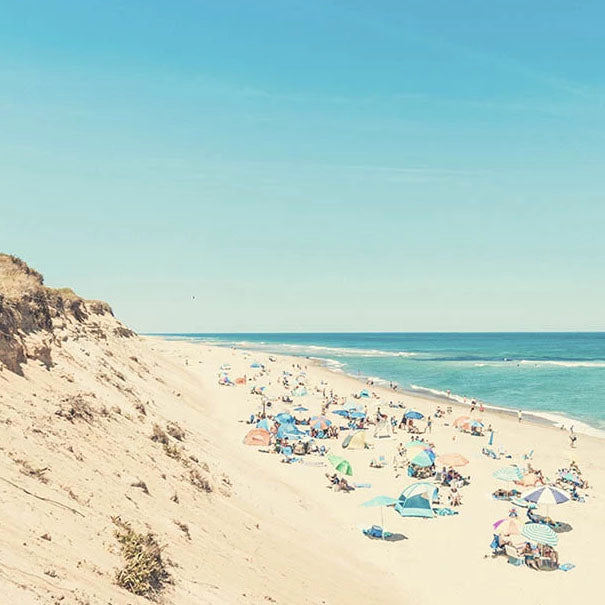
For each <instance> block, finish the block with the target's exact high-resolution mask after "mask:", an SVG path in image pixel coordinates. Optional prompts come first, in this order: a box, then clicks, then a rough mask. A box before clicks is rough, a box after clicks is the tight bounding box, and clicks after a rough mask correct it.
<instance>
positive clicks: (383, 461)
mask: <svg viewBox="0 0 605 605" xmlns="http://www.w3.org/2000/svg"><path fill="white" fill-rule="evenodd" d="M378 464H380V466H387V459H386V458H385V457H384V456H378Z"/></svg>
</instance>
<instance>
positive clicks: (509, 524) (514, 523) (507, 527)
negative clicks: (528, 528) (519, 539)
mask: <svg viewBox="0 0 605 605" xmlns="http://www.w3.org/2000/svg"><path fill="white" fill-rule="evenodd" d="M522 526H523V524H522V523H521V522H520V521H518V520H517V519H515V518H514V517H507V518H506V519H500V521H496V522H495V523H494V524H493V528H494V530H497V531H496V533H497V534H499V535H500V536H516V535H518V534H520V533H521V527H522Z"/></svg>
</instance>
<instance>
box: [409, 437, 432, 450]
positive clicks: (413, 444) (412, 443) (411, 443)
mask: <svg viewBox="0 0 605 605" xmlns="http://www.w3.org/2000/svg"><path fill="white" fill-rule="evenodd" d="M405 447H425V448H430V447H431V446H430V445H429V444H428V443H425V442H424V441H416V440H415V439H412V441H408V442H407V443H406V444H405Z"/></svg>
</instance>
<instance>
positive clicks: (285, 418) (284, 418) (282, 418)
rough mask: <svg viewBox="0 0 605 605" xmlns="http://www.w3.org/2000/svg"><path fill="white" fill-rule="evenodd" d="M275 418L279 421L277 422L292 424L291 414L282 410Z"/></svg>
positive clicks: (292, 417)
mask: <svg viewBox="0 0 605 605" xmlns="http://www.w3.org/2000/svg"><path fill="white" fill-rule="evenodd" d="M275 420H276V421H277V422H279V424H293V423H294V416H292V415H291V414H286V413H285V412H282V413H281V414H278V415H277V416H275Z"/></svg>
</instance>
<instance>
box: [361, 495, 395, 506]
mask: <svg viewBox="0 0 605 605" xmlns="http://www.w3.org/2000/svg"><path fill="white" fill-rule="evenodd" d="M397 502H398V500H397V498H391V497H390V496H376V497H375V498H372V499H371V500H368V501H367V502H364V503H363V504H362V505H361V506H365V507H369V506H391V505H392V504H396V503H397Z"/></svg>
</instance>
